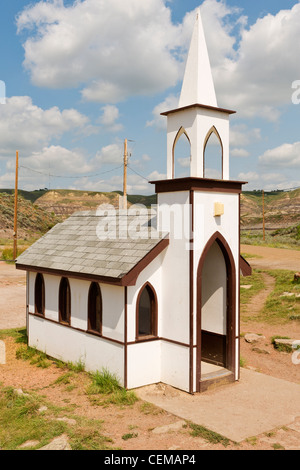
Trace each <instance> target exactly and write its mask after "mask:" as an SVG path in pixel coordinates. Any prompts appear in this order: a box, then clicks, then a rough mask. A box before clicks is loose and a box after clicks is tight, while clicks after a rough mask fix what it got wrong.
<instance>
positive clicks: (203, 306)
mask: <svg viewBox="0 0 300 470" xmlns="http://www.w3.org/2000/svg"><path fill="white" fill-rule="evenodd" d="M235 324H236V271H235V263H234V259H233V255H232V252H231V250H230V248H229V246H228V244H227V242H226V240H225V239H224V237H223V236H222V235H221V234H220V233H219V232H216V233H215V234H214V235H213V236H212V237H211V239H210V240H209V241H208V243H207V244H206V247H205V249H204V251H203V253H202V256H201V258H200V261H199V266H198V273H197V362H196V364H197V367H196V390H197V391H200V385H201V381H202V380H203V377H204V372H203V370H204V369H205V366H206V365H207V364H211V365H213V366H219V368H220V369H225V370H226V371H230V372H233V373H235V368H236V364H235V356H236V352H235ZM205 370H207V368H206V369H205Z"/></svg>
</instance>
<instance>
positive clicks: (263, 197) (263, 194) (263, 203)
mask: <svg viewBox="0 0 300 470" xmlns="http://www.w3.org/2000/svg"><path fill="white" fill-rule="evenodd" d="M262 207H263V241H265V240H266V229H265V192H264V190H263V191H262Z"/></svg>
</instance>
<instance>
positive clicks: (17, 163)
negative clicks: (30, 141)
mask: <svg viewBox="0 0 300 470" xmlns="http://www.w3.org/2000/svg"><path fill="white" fill-rule="evenodd" d="M18 170H19V152H18V151H17V152H16V179H15V214H14V253H13V257H14V260H15V259H16V258H17V248H18V246H17V239H18Z"/></svg>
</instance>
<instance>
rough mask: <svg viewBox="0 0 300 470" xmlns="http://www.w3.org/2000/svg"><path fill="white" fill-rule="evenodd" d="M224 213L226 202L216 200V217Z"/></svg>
mask: <svg viewBox="0 0 300 470" xmlns="http://www.w3.org/2000/svg"><path fill="white" fill-rule="evenodd" d="M223 214H224V204H222V203H221V202H215V207H214V217H220V216H221V215H223Z"/></svg>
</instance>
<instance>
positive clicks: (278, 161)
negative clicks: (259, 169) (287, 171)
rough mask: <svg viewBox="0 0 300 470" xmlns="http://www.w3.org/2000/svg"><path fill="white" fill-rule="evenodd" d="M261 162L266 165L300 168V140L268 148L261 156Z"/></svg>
mask: <svg viewBox="0 0 300 470" xmlns="http://www.w3.org/2000/svg"><path fill="white" fill-rule="evenodd" d="M259 163H260V164H261V165H264V166H272V167H284V168H298V169H299V168H300V142H295V143H293V144H282V145H280V146H279V147H276V148H274V149H270V150H267V151H266V152H264V153H263V154H262V155H261V156H260V157H259Z"/></svg>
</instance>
